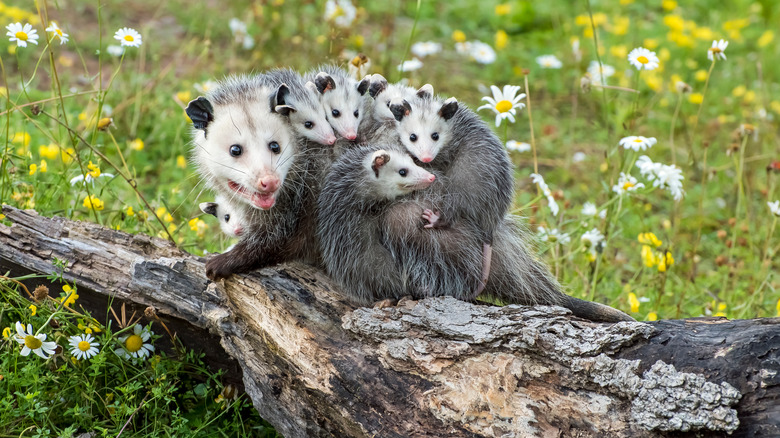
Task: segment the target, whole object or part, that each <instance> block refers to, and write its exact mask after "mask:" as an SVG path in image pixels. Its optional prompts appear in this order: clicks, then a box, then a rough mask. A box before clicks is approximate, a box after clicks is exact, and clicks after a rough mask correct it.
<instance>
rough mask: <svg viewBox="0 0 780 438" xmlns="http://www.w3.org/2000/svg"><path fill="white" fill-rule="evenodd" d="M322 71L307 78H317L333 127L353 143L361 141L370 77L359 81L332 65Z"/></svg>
mask: <svg viewBox="0 0 780 438" xmlns="http://www.w3.org/2000/svg"><path fill="white" fill-rule="evenodd" d="M318 70H319V73H317V74H316V75H314V74H312V73H310V74H309V75H307V79H308V78H309V77H313V82H314V85H315V86H316V88H317V91H319V93H320V95H321V96H320V103H321V104H322V106H323V107H324V108H325V114H326V116H327V117H328V121H329V122H330V125H331V126H332V127H333V130H334V131H336V134H338V135H340V136H341V137H343V138H345V139H347V140H349V141H355V140H357V139H358V135H359V134H360V132H359V127H360V124H361V121H362V120H363V116H364V115H365V112H366V107H367V105H366V99H365V94H366V91H368V85H369V82H370V78H369V77H368V76H366V77H365V78H363V80H361V81H359V82H358V81H356V80H355V79H352V77H350V76H349V74H348V73H347V72H346V71H344V70H343V69H341V68H339V67H335V66H332V65H325V66H321V67H319V68H318Z"/></svg>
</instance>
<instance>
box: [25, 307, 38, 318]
mask: <svg viewBox="0 0 780 438" xmlns="http://www.w3.org/2000/svg"><path fill="white" fill-rule="evenodd" d="M27 308H28V309H30V312H32V316H35V315H37V314H38V306H36V305H35V304H30V305H29V306H27Z"/></svg>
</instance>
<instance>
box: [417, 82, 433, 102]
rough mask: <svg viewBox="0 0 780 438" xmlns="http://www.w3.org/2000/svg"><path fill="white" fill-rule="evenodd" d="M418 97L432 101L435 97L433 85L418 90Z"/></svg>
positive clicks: (426, 85)
mask: <svg viewBox="0 0 780 438" xmlns="http://www.w3.org/2000/svg"><path fill="white" fill-rule="evenodd" d="M417 97H420V98H422V99H430V98H431V97H433V85H431V84H425V85H423V86H422V87H420V89H419V90H417Z"/></svg>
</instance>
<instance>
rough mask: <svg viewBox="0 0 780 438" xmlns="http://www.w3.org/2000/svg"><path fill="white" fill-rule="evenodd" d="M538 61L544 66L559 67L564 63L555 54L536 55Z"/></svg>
mask: <svg viewBox="0 0 780 438" xmlns="http://www.w3.org/2000/svg"><path fill="white" fill-rule="evenodd" d="M536 63H537V64H539V66H540V67H542V68H554V69H559V68H561V67H563V63H562V62H561V60H560V59H558V58H556V57H555V55H542V56H537V57H536Z"/></svg>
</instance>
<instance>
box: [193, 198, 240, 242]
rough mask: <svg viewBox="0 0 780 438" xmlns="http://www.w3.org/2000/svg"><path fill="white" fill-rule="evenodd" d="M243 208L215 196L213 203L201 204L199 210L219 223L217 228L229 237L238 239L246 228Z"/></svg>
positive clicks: (226, 199)
mask: <svg viewBox="0 0 780 438" xmlns="http://www.w3.org/2000/svg"><path fill="white" fill-rule="evenodd" d="M244 208H245V207H243V206H238V205H234V204H233V203H231V202H230V201H229V200H228V198H227V197H225V196H223V195H217V199H215V200H214V202H201V203H200V209H201V211H203V212H204V213H206V214H210V215H212V216H214V217H216V218H217V220H218V221H219V228H220V229H221V230H222V232H223V233H225V234H227V235H228V236H230V237H240V236H241V234H243V233H244V231H245V230H246V227H247V216H248V215H247V214H246V211H245V210H244Z"/></svg>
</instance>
